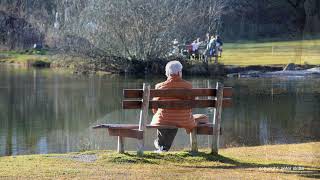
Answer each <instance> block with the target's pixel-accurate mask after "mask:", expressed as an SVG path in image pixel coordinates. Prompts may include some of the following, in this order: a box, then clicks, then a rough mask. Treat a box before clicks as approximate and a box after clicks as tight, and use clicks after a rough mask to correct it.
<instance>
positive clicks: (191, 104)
mask: <svg viewBox="0 0 320 180" xmlns="http://www.w3.org/2000/svg"><path fill="white" fill-rule="evenodd" d="M141 104H142V102H141V101H140V100H123V101H122V108H123V109H140V108H141ZM215 104H216V100H212V99H210V100H151V101H150V105H149V109H152V108H166V109H168V108H181V109H182V108H206V107H215ZM231 104H232V101H231V99H230V98H225V99H223V104H222V105H223V107H230V106H231Z"/></svg>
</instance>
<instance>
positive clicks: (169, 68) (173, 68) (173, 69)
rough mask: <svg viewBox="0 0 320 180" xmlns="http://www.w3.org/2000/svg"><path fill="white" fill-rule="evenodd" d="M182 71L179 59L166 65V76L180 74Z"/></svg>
mask: <svg viewBox="0 0 320 180" xmlns="http://www.w3.org/2000/svg"><path fill="white" fill-rule="evenodd" d="M181 72H182V64H181V63H180V62H179V61H170V62H168V63H167V65H166V76H167V77H169V76H170V75H178V74H179V75H180V73H181Z"/></svg>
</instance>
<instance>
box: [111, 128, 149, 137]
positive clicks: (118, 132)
mask: <svg viewBox="0 0 320 180" xmlns="http://www.w3.org/2000/svg"><path fill="white" fill-rule="evenodd" d="M108 132H109V136H120V137H128V138H134V139H142V138H143V131H139V130H138V129H121V128H120V129H119V128H113V129H110V128H109V129H108Z"/></svg>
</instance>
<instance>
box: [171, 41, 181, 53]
mask: <svg viewBox="0 0 320 180" xmlns="http://www.w3.org/2000/svg"><path fill="white" fill-rule="evenodd" d="M178 44H179V42H178V40H177V39H174V40H173V41H172V52H171V53H172V54H173V55H177V54H178V53H179V47H178Z"/></svg>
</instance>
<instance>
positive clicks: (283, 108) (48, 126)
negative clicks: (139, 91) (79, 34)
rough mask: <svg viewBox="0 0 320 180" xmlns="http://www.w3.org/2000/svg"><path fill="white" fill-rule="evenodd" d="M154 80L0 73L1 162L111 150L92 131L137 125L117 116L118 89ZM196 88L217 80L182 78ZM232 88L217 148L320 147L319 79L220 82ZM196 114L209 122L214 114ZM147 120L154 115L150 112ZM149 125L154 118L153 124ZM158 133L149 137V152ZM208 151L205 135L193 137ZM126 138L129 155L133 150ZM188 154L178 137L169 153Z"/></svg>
mask: <svg viewBox="0 0 320 180" xmlns="http://www.w3.org/2000/svg"><path fill="white" fill-rule="evenodd" d="M164 79H165V78H164V77H158V78H148V77H146V78H134V77H123V76H117V75H110V76H90V77H88V76H79V75H71V74H65V73H61V72H55V71H53V70H39V69H23V68H17V67H13V66H5V65H1V66H0V155H1V156H3V155H18V154H42V153H64V152H71V151H81V150H89V149H116V142H117V141H116V137H109V136H108V135H107V132H106V130H103V129H102V130H101V129H100V130H93V129H92V128H91V127H92V126H94V125H97V124H100V123H137V122H138V117H139V111H137V110H125V111H124V110H122V109H121V100H122V90H123V89H124V88H142V83H143V82H148V83H150V84H151V85H152V86H153V87H154V85H155V84H156V83H157V82H160V81H163V80H164ZM185 79H187V80H189V81H191V82H192V84H193V86H194V87H214V85H215V83H216V82H217V81H218V79H212V78H207V77H185ZM219 81H221V82H223V83H224V84H225V85H226V86H231V87H233V92H234V96H233V106H232V107H231V108H228V109H224V110H223V114H222V129H223V136H222V139H221V146H222V147H232V146H254V145H263V144H279V143H280V144H281V143H300V142H308V141H319V140H320V131H319V127H320V78H301V77H300V78H247V79H243V78H242V79H236V78H229V79H219ZM195 112H200V113H207V114H208V115H209V116H212V114H211V112H212V110H211V109H199V110H195ZM150 114H151V113H150ZM149 119H151V116H150V118H149ZM155 134H156V131H155V130H149V131H148V132H147V135H146V139H147V143H146V149H147V150H153V149H154V148H153V139H154V138H155ZM198 141H199V143H200V146H202V147H206V146H207V144H208V137H207V136H200V137H199V138H198ZM136 142H137V141H136V140H134V139H128V140H127V141H126V147H125V148H126V149H129V150H135V149H136ZM188 147H189V138H188V136H186V133H185V131H184V130H179V132H178V135H177V137H176V139H175V141H174V145H173V147H172V149H183V148H188Z"/></svg>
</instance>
